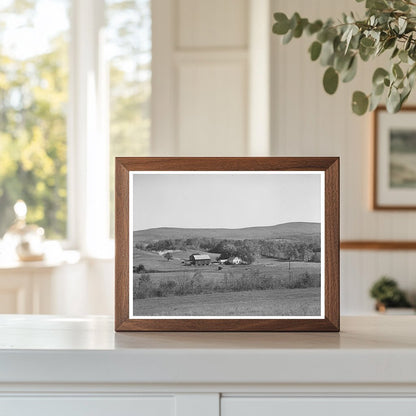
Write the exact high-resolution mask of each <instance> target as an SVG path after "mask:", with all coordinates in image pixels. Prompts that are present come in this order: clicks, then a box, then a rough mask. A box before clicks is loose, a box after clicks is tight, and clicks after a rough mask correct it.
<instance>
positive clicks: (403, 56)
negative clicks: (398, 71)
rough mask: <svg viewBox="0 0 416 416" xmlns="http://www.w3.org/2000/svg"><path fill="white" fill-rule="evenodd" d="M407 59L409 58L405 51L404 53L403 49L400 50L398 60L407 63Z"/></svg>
mask: <svg viewBox="0 0 416 416" xmlns="http://www.w3.org/2000/svg"><path fill="white" fill-rule="evenodd" d="M408 58H409V55H408V54H407V51H405V50H404V49H402V50H401V51H400V52H399V59H400V60H401V61H402V62H404V63H407V61H408Z"/></svg>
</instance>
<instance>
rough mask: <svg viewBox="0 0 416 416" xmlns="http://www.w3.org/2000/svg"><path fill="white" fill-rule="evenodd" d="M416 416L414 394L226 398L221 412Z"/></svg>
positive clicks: (240, 415)
mask: <svg viewBox="0 0 416 416" xmlns="http://www.w3.org/2000/svg"><path fill="white" fill-rule="evenodd" d="M394 414H396V415H400V416H414V415H415V414H416V399H415V398H411V399H409V398H400V399H399V398H390V399H385V398H273V397H256V398H254V397H251V398H248V397H240V398H226V397H225V398H223V399H222V401H221V416H279V415H285V416H298V415H299V416H303V415H308V416H334V415H336V416H351V415H358V416H361V415H365V416H391V415H394Z"/></svg>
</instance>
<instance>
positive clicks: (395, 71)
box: [392, 64, 404, 79]
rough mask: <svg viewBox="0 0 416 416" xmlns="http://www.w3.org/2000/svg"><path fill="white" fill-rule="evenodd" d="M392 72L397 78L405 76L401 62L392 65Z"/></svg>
mask: <svg viewBox="0 0 416 416" xmlns="http://www.w3.org/2000/svg"><path fill="white" fill-rule="evenodd" d="M392 74H393V75H394V77H395V78H397V79H401V78H403V77H404V74H403V70H402V69H401V68H400V65H399V64H394V65H393V67H392Z"/></svg>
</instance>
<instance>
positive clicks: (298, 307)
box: [133, 287, 321, 316]
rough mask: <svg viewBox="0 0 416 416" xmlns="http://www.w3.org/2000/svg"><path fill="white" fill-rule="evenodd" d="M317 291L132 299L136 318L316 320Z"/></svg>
mask: <svg viewBox="0 0 416 416" xmlns="http://www.w3.org/2000/svg"><path fill="white" fill-rule="evenodd" d="M320 301H321V298H320V289H319V288H315V287H313V288H306V289H274V290H252V291H243V292H231V293H214V294H202V295H185V296H174V297H165V298H149V299H135V300H134V303H133V311H134V315H135V316H198V315H199V316H317V315H320Z"/></svg>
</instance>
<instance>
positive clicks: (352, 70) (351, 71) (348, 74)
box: [342, 55, 358, 82]
mask: <svg viewBox="0 0 416 416" xmlns="http://www.w3.org/2000/svg"><path fill="white" fill-rule="evenodd" d="M357 67H358V64H357V58H356V56H355V55H354V56H353V57H352V58H351V61H350V63H349V65H348V69H347V70H346V71H345V73H344V75H343V77H342V82H350V81H352V80H353V79H354V77H355V75H356V74H357Z"/></svg>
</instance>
